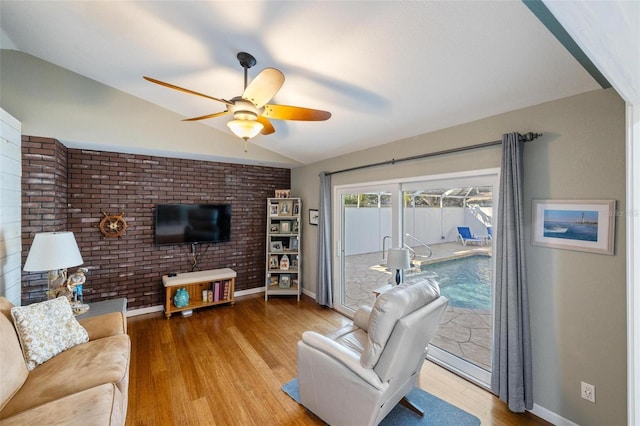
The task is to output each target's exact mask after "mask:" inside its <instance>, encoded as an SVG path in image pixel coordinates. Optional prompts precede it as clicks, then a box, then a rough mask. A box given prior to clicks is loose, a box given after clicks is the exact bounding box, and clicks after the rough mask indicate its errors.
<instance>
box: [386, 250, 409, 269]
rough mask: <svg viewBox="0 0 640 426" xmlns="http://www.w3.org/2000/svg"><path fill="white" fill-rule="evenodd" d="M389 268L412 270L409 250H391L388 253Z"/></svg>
mask: <svg viewBox="0 0 640 426" xmlns="http://www.w3.org/2000/svg"><path fill="white" fill-rule="evenodd" d="M387 266H388V267H389V269H409V268H411V260H410V259H409V250H408V249H404V248H390V249H389V250H388V251H387Z"/></svg>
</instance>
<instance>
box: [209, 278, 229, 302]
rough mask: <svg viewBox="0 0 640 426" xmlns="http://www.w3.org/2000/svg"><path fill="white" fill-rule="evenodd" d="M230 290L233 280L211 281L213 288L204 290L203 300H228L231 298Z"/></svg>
mask: <svg viewBox="0 0 640 426" xmlns="http://www.w3.org/2000/svg"><path fill="white" fill-rule="evenodd" d="M230 291H231V281H214V282H212V283H211V289H209V290H202V301H203V302H205V301H207V302H218V301H220V300H227V299H229V292H230ZM205 295H206V298H205Z"/></svg>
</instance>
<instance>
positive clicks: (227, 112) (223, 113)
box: [182, 111, 230, 121]
mask: <svg viewBox="0 0 640 426" xmlns="http://www.w3.org/2000/svg"><path fill="white" fill-rule="evenodd" d="M229 112H230V111H222V112H216V113H214V114H207V115H201V116H200V117H193V118H185V119H184V120H182V121H198V120H206V119H207V118H215V117H220V116H221V115H226V114H229Z"/></svg>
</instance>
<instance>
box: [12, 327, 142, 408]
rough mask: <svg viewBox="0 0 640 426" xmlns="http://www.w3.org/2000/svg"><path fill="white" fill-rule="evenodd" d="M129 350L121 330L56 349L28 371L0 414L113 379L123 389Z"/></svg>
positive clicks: (110, 381) (126, 339) (129, 344)
mask: <svg viewBox="0 0 640 426" xmlns="http://www.w3.org/2000/svg"><path fill="white" fill-rule="evenodd" d="M130 352H131V343H130V340H129V336H128V335H127V334H121V335H118V336H111V337H105V338H103V339H98V340H93V341H90V342H87V343H83V344H81V345H78V346H75V347H73V348H71V349H69V350H66V351H64V352H62V353H60V354H59V355H57V356H55V357H53V358H51V359H50V360H49V361H47V362H45V363H44V364H41V365H39V366H38V367H36V368H34V369H33V370H32V371H31V372H30V373H29V377H28V378H27V380H26V382H25V383H24V385H22V388H20V390H19V391H18V392H17V393H16V395H15V396H14V398H12V399H11V400H10V401H9V402H8V403H7V405H6V406H5V408H4V410H2V411H1V412H0V418H3V419H4V418H6V417H9V416H11V415H14V414H17V413H19V412H21V411H24V410H27V409H30V408H33V407H36V406H38V405H41V404H45V403H48V402H50V401H55V400H56V399H59V398H63V397H65V396H68V395H71V394H74V393H76V392H81V391H83V390H86V389H89V388H92V387H95V386H99V385H102V384H105V383H113V384H115V385H117V386H118V388H120V391H121V392H123V393H126V386H127V384H128V374H129V354H130ZM121 382H122V383H121ZM121 385H122V387H121Z"/></svg>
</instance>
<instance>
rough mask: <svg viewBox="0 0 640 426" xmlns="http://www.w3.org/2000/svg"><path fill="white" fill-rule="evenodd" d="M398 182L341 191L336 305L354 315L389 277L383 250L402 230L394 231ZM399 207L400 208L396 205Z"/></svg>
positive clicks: (395, 239) (373, 296)
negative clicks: (394, 201) (389, 184)
mask: <svg viewBox="0 0 640 426" xmlns="http://www.w3.org/2000/svg"><path fill="white" fill-rule="evenodd" d="M398 190H399V187H398V185H393V186H391V187H389V186H388V185H381V186H376V187H356V188H343V189H341V190H339V191H338V193H337V199H338V200H339V205H340V207H339V208H340V217H341V220H340V224H341V226H340V234H339V235H340V236H339V239H340V242H339V244H338V247H339V249H338V252H339V253H338V263H336V264H339V265H340V268H339V271H338V279H337V280H335V282H336V284H337V285H336V288H335V289H334V295H336V296H337V297H334V300H335V301H337V303H335V305H336V306H335V307H336V309H337V310H338V311H340V312H343V313H345V314H346V315H350V316H351V315H353V313H354V312H355V310H356V309H357V308H358V306H360V305H365V304H368V305H371V304H373V302H374V301H375V295H374V290H376V289H377V288H380V287H382V286H384V285H385V284H387V283H388V282H389V281H390V276H391V274H390V272H389V271H388V270H387V269H386V266H385V258H384V253H385V250H386V249H387V248H389V247H391V244H393V242H394V241H398V240H399V233H398V232H397V231H394V226H393V217H394V216H397V213H396V214H394V206H393V200H394V199H396V198H397V195H396V196H394V195H393V194H394V192H395V193H396V194H397V193H398ZM395 210H397V209H395Z"/></svg>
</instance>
